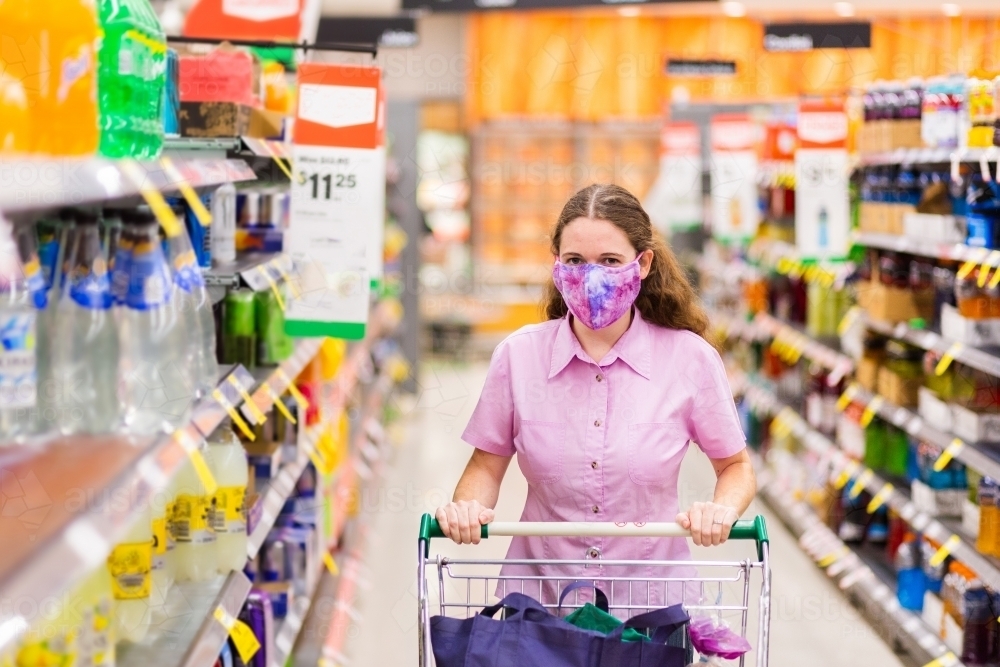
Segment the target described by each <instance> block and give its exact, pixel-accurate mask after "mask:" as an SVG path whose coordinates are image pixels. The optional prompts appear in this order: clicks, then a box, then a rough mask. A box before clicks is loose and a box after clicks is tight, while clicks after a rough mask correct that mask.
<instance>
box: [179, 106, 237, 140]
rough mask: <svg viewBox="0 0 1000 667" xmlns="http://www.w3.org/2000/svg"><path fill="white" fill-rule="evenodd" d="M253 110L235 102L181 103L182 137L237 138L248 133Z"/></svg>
mask: <svg viewBox="0 0 1000 667" xmlns="http://www.w3.org/2000/svg"><path fill="white" fill-rule="evenodd" d="M251 111H253V109H252V108H251V107H248V106H246V105H244V104H236V103H235V102H181V113H180V125H181V136H183V137H239V136H243V135H246V134H248V132H249V131H250V114H251Z"/></svg>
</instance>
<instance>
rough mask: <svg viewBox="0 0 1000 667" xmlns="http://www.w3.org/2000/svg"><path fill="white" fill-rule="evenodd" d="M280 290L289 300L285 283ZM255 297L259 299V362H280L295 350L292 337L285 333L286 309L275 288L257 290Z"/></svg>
mask: <svg viewBox="0 0 1000 667" xmlns="http://www.w3.org/2000/svg"><path fill="white" fill-rule="evenodd" d="M278 290H279V291H280V292H281V294H282V299H283V300H285V301H287V299H288V297H287V296H286V292H285V286H284V284H282V285H280V286H279V287H278ZM254 298H255V299H256V301H257V304H256V307H255V310H256V317H257V363H259V364H260V365H262V366H269V365H274V364H280V363H281V362H282V361H284V360H285V359H287V358H288V357H290V356H292V352H294V351H295V343H294V341H293V340H292V337H291V336H289V335H288V334H286V333H285V311H284V310H282V307H281V303H279V301H278V297H277V295H276V294H275V293H274V290H264V291H263V292H257V294H256V295H255V297H254Z"/></svg>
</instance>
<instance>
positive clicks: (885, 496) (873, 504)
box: [865, 483, 896, 514]
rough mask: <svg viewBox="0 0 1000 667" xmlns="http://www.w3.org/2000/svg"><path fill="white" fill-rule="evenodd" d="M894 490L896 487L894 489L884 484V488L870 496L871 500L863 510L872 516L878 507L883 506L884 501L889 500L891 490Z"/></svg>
mask: <svg viewBox="0 0 1000 667" xmlns="http://www.w3.org/2000/svg"><path fill="white" fill-rule="evenodd" d="M895 488H896V487H894V486H893V485H892V484H889V483H886V485H885V486H883V487H882V488H881V489H879V492H878V493H876V494H875V495H874V496H872V499H871V501H870V502H869V503H868V507H866V508H865V510H866V511H867V512H868V513H869V514H874V513H875V512H876V511H877V510H878V508H879V507H882V505H884V504H885V503H886V501H887V500H889V497H890V496H891V495H892V492H893V490H895Z"/></svg>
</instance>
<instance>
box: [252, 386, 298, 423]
mask: <svg viewBox="0 0 1000 667" xmlns="http://www.w3.org/2000/svg"><path fill="white" fill-rule="evenodd" d="M261 387H263V388H264V391H265V392H266V393H267V395H268V396H270V397H271V402H272V403H274V407H276V408H278V410H279V411H280V412H281V414H283V415H284V416H285V419H287V420H288V421H289V422H291V423H292V424H298V421H297V420H296V419H295V416H294V415H293V414H292V412H291V411H290V410H289V409H288V406H287V405H285V402H284V401H282V400H281V396H279V395H278V392H276V391H274V388H273V387H272V386H271V383H270V382H264V384H262V385H261Z"/></svg>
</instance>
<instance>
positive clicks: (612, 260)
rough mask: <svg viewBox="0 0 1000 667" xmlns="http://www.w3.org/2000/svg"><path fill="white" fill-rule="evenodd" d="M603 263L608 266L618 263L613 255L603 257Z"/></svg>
mask: <svg viewBox="0 0 1000 667" xmlns="http://www.w3.org/2000/svg"><path fill="white" fill-rule="evenodd" d="M604 263H605V264H606V265H608V266H617V265H618V264H619V262H618V260H617V259H615V258H614V257H605V258H604Z"/></svg>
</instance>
